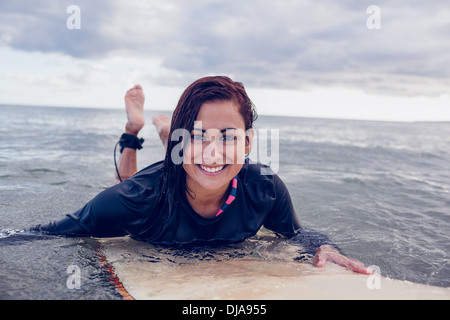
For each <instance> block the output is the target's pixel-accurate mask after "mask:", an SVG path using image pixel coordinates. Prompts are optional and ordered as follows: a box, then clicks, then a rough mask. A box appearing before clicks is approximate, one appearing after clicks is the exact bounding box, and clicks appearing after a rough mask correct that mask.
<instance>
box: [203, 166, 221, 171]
mask: <svg viewBox="0 0 450 320" xmlns="http://www.w3.org/2000/svg"><path fill="white" fill-rule="evenodd" d="M223 167H224V166H219V167H213V168H210V167H205V166H202V165H201V166H200V168H202V170H205V171H206V172H217V171H220V170H222V169H223Z"/></svg>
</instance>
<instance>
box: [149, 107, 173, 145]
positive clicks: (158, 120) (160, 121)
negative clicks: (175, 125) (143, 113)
mask: <svg viewBox="0 0 450 320" xmlns="http://www.w3.org/2000/svg"><path fill="white" fill-rule="evenodd" d="M153 124H154V125H155V127H156V130H158V134H159V137H160V138H161V141H162V143H163V144H164V147H165V148H166V149H167V143H168V142H169V133H170V118H169V117H168V116H166V115H164V114H162V115H159V116H155V117H153Z"/></svg>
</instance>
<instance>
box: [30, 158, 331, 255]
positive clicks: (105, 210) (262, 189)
mask: <svg viewBox="0 0 450 320" xmlns="http://www.w3.org/2000/svg"><path fill="white" fill-rule="evenodd" d="M263 167H264V166H263V165H262V164H249V163H248V161H247V162H246V163H245V164H244V166H243V168H242V170H241V171H240V172H239V174H238V175H237V176H236V179H237V190H236V197H235V199H234V201H232V202H231V204H230V205H228V206H227V208H226V209H225V210H224V212H222V213H221V214H220V215H219V216H217V217H215V218H212V219H208V218H204V217H202V216H200V215H199V214H198V213H196V212H195V211H194V210H193V209H192V207H191V206H190V205H189V203H188V201H187V199H185V201H179V202H177V201H174V202H172V201H168V200H167V199H169V198H170V197H168V196H160V195H161V190H160V177H161V175H162V173H163V164H162V162H157V163H155V164H153V165H150V166H149V167H147V168H145V169H143V170H141V171H140V172H138V173H137V174H135V175H134V176H133V177H131V178H129V179H127V180H125V181H124V182H122V183H120V184H117V185H115V186H113V187H111V188H109V189H107V190H105V191H103V192H101V193H100V194H98V195H97V196H96V197H95V198H94V199H92V200H91V201H90V202H88V203H87V204H86V205H85V206H84V207H83V208H81V209H79V210H77V211H75V212H74V213H72V214H68V215H66V217H64V218H63V219H62V220H60V221H55V222H51V223H49V224H47V225H38V226H36V227H35V228H33V230H34V231H44V232H46V233H49V234H62V235H69V236H94V237H118V236H125V235H130V236H131V237H132V238H134V239H136V240H143V241H148V242H151V243H154V244H195V243H208V244H212V243H214V244H218V243H219V244H222V243H231V242H239V241H242V240H244V239H246V238H249V237H252V236H254V235H255V234H256V233H257V232H258V230H259V229H260V228H261V227H262V226H264V227H265V228H267V229H269V230H272V231H273V232H275V233H278V234H281V235H283V236H285V237H288V238H293V237H294V236H295V238H297V239H298V240H299V241H301V242H302V245H303V246H304V247H305V249H306V250H307V251H311V253H313V252H312V251H315V249H316V248H317V247H318V246H320V245H322V244H330V242H329V240H328V238H327V237H326V236H324V235H322V234H320V233H317V232H314V231H311V230H310V231H306V230H304V229H303V228H302V227H301V225H300V223H299V221H298V219H297V216H296V213H295V210H294V208H293V205H292V201H291V198H290V195H289V192H288V190H287V188H286V186H285V185H284V183H283V182H282V181H281V179H280V178H279V177H278V176H277V175H275V174H274V175H261V174H260V169H261V168H263ZM169 192H170V191H169ZM184 197H185V196H184Z"/></svg>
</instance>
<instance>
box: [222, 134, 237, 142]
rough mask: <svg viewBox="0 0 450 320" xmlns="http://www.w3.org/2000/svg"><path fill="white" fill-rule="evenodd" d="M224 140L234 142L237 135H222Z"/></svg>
mask: <svg viewBox="0 0 450 320" xmlns="http://www.w3.org/2000/svg"><path fill="white" fill-rule="evenodd" d="M222 140H223V141H225V142H232V141H235V140H236V136H233V135H224V136H222Z"/></svg>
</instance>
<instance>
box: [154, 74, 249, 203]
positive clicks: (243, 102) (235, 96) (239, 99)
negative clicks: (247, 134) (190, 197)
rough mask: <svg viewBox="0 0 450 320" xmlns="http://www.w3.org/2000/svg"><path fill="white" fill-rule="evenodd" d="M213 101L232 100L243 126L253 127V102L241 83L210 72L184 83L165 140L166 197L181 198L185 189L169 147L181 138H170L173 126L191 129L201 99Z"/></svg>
mask: <svg viewBox="0 0 450 320" xmlns="http://www.w3.org/2000/svg"><path fill="white" fill-rule="evenodd" d="M215 101H232V102H234V103H235V104H236V105H237V106H238V109H239V112H240V114H241V115H242V118H243V119H244V123H245V130H248V129H251V128H253V122H254V121H255V120H256V118H257V117H258V115H257V112H256V108H255V106H254V104H253V103H252V101H251V100H250V98H249V97H248V95H247V93H246V91H245V88H244V85H243V84H242V83H240V82H235V81H233V80H231V79H230V78H228V77H225V76H210V77H204V78H201V79H198V80H197V81H195V82H194V83H192V84H191V85H190V86H189V87H187V88H186V90H185V91H184V92H183V94H182V95H181V97H180V99H179V101H178V104H177V107H176V108H175V110H174V112H173V115H172V122H171V125H170V134H169V141H168V144H167V150H166V157H165V159H164V173H163V177H162V185H161V191H162V193H164V194H167V195H169V194H171V197H173V198H174V199H170V200H175V199H177V200H181V199H183V198H184V193H185V191H186V172H185V171H184V169H183V166H182V164H176V163H174V161H173V160H172V151H173V150H174V147H175V146H176V145H178V144H179V143H180V142H181V137H180V140H179V141H172V139H171V137H172V133H173V132H174V130H176V129H186V131H187V132H191V131H192V129H193V128H194V122H195V121H196V119H197V116H198V113H199V111H200V108H201V106H202V105H203V104H204V103H205V102H215ZM187 140H188V139H185V141H184V143H187ZM183 150H184V147H183V148H182V150H180V154H179V156H180V158H182V156H183V154H182V152H183ZM175 151H176V150H175ZM169 187H171V188H173V189H172V190H173V191H174V192H168V191H169Z"/></svg>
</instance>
